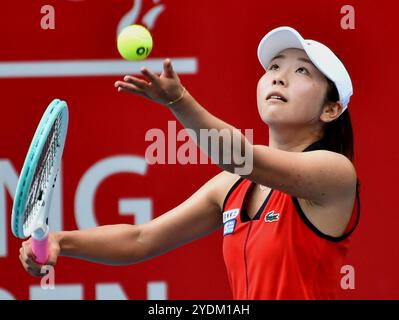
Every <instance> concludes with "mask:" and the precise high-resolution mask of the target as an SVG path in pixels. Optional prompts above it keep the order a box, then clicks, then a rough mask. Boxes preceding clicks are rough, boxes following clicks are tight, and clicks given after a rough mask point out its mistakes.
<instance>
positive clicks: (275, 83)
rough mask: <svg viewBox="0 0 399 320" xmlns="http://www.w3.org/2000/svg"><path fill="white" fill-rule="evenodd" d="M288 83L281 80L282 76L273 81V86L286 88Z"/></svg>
mask: <svg viewBox="0 0 399 320" xmlns="http://www.w3.org/2000/svg"><path fill="white" fill-rule="evenodd" d="M286 83H287V81H285V80H284V79H283V78H281V77H280V76H276V77H275V78H274V79H273V85H277V84H278V85H281V86H283V87H285V85H286Z"/></svg>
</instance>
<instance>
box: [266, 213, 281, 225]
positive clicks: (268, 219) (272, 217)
mask: <svg viewBox="0 0 399 320" xmlns="http://www.w3.org/2000/svg"><path fill="white" fill-rule="evenodd" d="M279 219H280V214H278V213H274V210H273V211H270V212H269V213H268V214H266V216H265V221H266V222H274V221H277V220H279Z"/></svg>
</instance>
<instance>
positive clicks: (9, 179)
mask: <svg viewBox="0 0 399 320" xmlns="http://www.w3.org/2000/svg"><path fill="white" fill-rule="evenodd" d="M17 183H18V173H17V172H16V170H15V169H14V167H13V166H12V164H11V162H10V161H9V160H7V159H0V257H6V256H7V243H8V242H7V235H8V230H9V225H10V224H11V221H10V220H9V219H7V217H6V216H7V213H8V211H7V207H6V193H5V189H7V191H8V193H9V194H10V195H11V197H12V198H14V196H15V190H16V188H17ZM8 221H10V223H7V222H8Z"/></svg>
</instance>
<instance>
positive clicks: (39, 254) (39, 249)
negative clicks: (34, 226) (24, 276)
mask: <svg viewBox="0 0 399 320" xmlns="http://www.w3.org/2000/svg"><path fill="white" fill-rule="evenodd" d="M32 250H33V254H34V255H35V257H36V262H38V263H40V264H45V263H46V262H47V260H48V233H47V234H46V236H45V237H44V238H43V239H40V240H38V239H35V238H34V237H33V236H32Z"/></svg>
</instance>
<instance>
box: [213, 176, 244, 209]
mask: <svg viewBox="0 0 399 320" xmlns="http://www.w3.org/2000/svg"><path fill="white" fill-rule="evenodd" d="M240 178H241V177H240V176H239V175H237V174H233V173H230V172H228V171H222V172H220V173H218V174H217V175H215V176H214V177H213V178H212V179H210V180H209V181H208V182H207V184H209V188H210V191H211V193H210V195H211V197H212V198H213V201H214V202H216V204H217V205H218V207H219V208H220V210H221V211H222V210H223V204H224V200H225V198H226V196H227V194H228V192H229V191H230V189H231V188H232V187H233V185H234V184H235V183H236V182H237V181H238V180H239V179H240Z"/></svg>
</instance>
